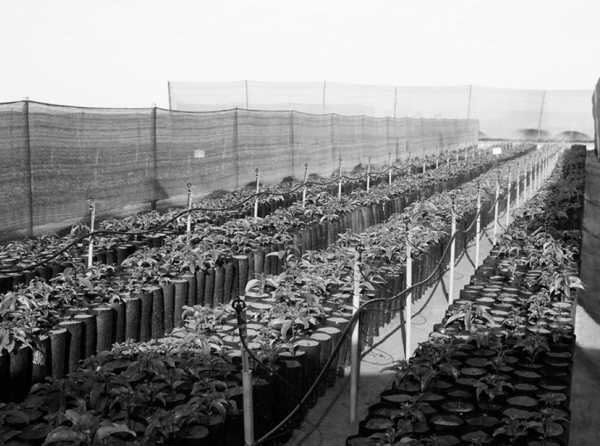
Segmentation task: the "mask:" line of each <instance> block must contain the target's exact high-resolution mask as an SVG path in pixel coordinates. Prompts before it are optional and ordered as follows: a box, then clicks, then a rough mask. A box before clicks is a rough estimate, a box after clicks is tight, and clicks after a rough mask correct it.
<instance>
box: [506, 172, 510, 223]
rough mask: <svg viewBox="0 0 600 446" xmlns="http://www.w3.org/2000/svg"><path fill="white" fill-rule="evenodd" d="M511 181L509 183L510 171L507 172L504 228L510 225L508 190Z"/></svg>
mask: <svg viewBox="0 0 600 446" xmlns="http://www.w3.org/2000/svg"><path fill="white" fill-rule="evenodd" d="M510 186H511V181H510V171H509V172H508V188H507V191H506V227H507V228H508V225H509V224H510V190H511V187H510Z"/></svg>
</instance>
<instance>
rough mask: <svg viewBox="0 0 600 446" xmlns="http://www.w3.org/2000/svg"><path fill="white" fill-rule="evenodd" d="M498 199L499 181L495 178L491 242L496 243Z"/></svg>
mask: <svg viewBox="0 0 600 446" xmlns="http://www.w3.org/2000/svg"><path fill="white" fill-rule="evenodd" d="M499 200H500V182H499V181H498V180H497V179H496V200H495V204H494V233H493V237H492V240H493V244H494V245H495V244H496V237H497V234H498V201H499Z"/></svg>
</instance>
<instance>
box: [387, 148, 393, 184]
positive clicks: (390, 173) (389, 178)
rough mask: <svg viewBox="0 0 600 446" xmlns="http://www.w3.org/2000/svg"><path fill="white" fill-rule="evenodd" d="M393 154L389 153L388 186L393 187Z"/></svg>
mask: <svg viewBox="0 0 600 446" xmlns="http://www.w3.org/2000/svg"><path fill="white" fill-rule="evenodd" d="M392 170H394V169H393V164H392V152H390V153H388V186H390V187H392Z"/></svg>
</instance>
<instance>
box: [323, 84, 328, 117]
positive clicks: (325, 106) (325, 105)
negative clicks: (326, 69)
mask: <svg viewBox="0 0 600 446" xmlns="http://www.w3.org/2000/svg"><path fill="white" fill-rule="evenodd" d="M322 100H323V113H326V112H327V81H323V98H322Z"/></svg>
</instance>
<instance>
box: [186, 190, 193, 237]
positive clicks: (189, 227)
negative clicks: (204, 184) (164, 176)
mask: <svg viewBox="0 0 600 446" xmlns="http://www.w3.org/2000/svg"><path fill="white" fill-rule="evenodd" d="M191 209H192V183H188V184H187V210H188V213H187V224H186V229H185V233H186V238H187V242H188V245H189V243H190V239H191V237H192V212H191Z"/></svg>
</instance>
